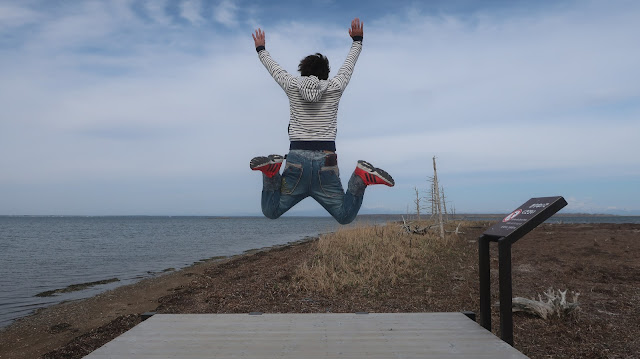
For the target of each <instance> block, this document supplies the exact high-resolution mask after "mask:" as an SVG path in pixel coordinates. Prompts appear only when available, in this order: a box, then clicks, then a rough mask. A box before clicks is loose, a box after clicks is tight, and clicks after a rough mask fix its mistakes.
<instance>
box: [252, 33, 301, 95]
mask: <svg viewBox="0 0 640 359" xmlns="http://www.w3.org/2000/svg"><path fill="white" fill-rule="evenodd" d="M251 36H252V37H253V42H254V44H255V46H256V51H257V52H258V57H260V61H261V62H262V64H263V65H264V67H266V68H267V71H269V73H270V74H271V77H273V78H274V80H276V82H277V83H278V85H280V87H282V89H283V90H285V91H286V90H287V88H288V87H289V86H290V85H291V81H292V80H293V78H294V77H293V76H292V75H291V74H289V73H288V72H287V71H285V70H284V69H283V68H282V67H280V65H278V63H277V62H276V61H275V60H274V59H272V58H271V55H270V54H269V51H267V50H266V48H265V43H266V41H265V34H264V31H262V29H257V30H256V31H255V33H253V34H251Z"/></svg>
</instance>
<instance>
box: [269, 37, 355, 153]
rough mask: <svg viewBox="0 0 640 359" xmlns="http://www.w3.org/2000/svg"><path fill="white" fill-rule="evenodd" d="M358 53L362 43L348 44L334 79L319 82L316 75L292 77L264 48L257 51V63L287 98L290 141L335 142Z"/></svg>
mask: <svg viewBox="0 0 640 359" xmlns="http://www.w3.org/2000/svg"><path fill="white" fill-rule="evenodd" d="M360 51H362V40H361V39H356V40H354V41H353V44H352V45H351V50H350V51H349V54H348V55H347V59H346V60H345V62H344V64H343V65H342V66H341V67H340V70H338V73H337V74H336V76H334V77H332V78H330V79H328V80H319V79H318V78H317V77H316V76H313V75H312V76H293V75H291V74H289V73H288V72H287V71H285V70H284V69H283V68H282V67H280V65H278V63H277V62H275V61H274V60H273V59H272V58H271V55H269V52H268V51H267V50H265V49H264V48H259V49H258V55H259V57H260V61H261V62H262V63H263V64H264V66H265V67H266V68H267V70H268V71H269V73H270V74H271V76H273V78H274V79H275V80H276V82H277V83H278V84H279V85H280V87H282V89H283V90H284V92H285V93H286V94H287V97H288V98H289V108H290V119H289V140H290V141H292V142H293V141H335V139H336V132H337V118H338V104H339V103H340V97H341V96H342V93H343V92H344V90H345V89H346V87H347V84H348V83H349V80H350V79H351V74H352V73H353V69H354V67H355V65H356V61H357V60H358V56H359V55H360Z"/></svg>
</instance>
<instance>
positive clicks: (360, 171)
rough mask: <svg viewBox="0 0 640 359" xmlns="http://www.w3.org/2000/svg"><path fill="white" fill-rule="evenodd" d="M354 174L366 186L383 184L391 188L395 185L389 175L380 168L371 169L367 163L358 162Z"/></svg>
mask: <svg viewBox="0 0 640 359" xmlns="http://www.w3.org/2000/svg"><path fill="white" fill-rule="evenodd" d="M355 173H356V174H357V175H358V176H360V178H362V180H363V181H364V184H366V185H367V186H369V185H372V184H384V185H387V186H389V187H393V186H394V185H395V184H396V182H395V181H394V180H393V178H392V177H391V175H389V174H388V173H387V172H385V171H384V170H381V169H380V168H376V167H373V165H372V164H371V163H369V162H367V161H362V160H361V161H358V165H357V166H356V171H355Z"/></svg>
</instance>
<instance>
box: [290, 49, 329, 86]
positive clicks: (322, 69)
mask: <svg viewBox="0 0 640 359" xmlns="http://www.w3.org/2000/svg"><path fill="white" fill-rule="evenodd" d="M329 70H330V68H329V59H327V57H326V56H324V55H322V54H321V53H316V54H315V55H309V56H307V57H305V58H304V59H302V61H300V65H298V71H300V74H301V75H302V76H311V75H313V76H315V77H317V78H318V79H320V80H327V79H328V78H329Z"/></svg>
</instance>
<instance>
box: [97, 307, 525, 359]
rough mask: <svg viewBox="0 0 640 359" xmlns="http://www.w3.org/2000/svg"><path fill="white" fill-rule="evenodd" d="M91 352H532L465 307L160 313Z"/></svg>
mask: <svg viewBox="0 0 640 359" xmlns="http://www.w3.org/2000/svg"><path fill="white" fill-rule="evenodd" d="M86 358H89V359H103V358H111V359H119V358H122V359H124V358H127V359H129V358H138V359H143V358H144V359H147V358H149V359H151V358H153V359H157V358H207V359H210V358H305V359H315V358H385V359H386V358H443V359H445V358H487V359H489V358H491V359H502V358H514V359H516V358H518V359H522V358H527V357H526V356H525V355H523V354H522V353H520V352H518V351H517V350H516V349H514V348H512V347H511V346H509V345H508V344H506V343H505V342H503V341H502V340H500V339H499V338H497V337H496V336H494V335H493V334H491V333H490V332H488V331H487V330H485V329H484V328H482V327H481V326H480V325H478V324H477V323H475V322H474V321H472V320H470V319H469V318H467V317H466V316H465V315H464V314H462V313H371V314H335V313H331V314H262V315H248V314H157V315H154V316H153V317H151V318H150V319H148V320H146V321H144V322H142V323H140V324H139V325H137V326H136V327H134V328H133V329H131V330H129V331H128V332H126V333H124V334H123V335H121V336H120V337H118V338H116V339H114V340H113V341H111V342H109V343H107V344H106V345H104V346H103V347H101V348H99V349H98V350H96V351H94V352H93V353H91V354H89V355H88V356H87V357H86Z"/></svg>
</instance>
